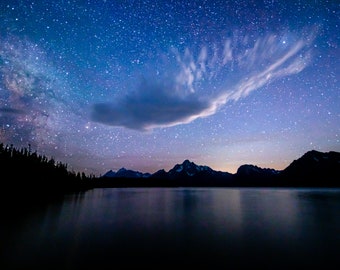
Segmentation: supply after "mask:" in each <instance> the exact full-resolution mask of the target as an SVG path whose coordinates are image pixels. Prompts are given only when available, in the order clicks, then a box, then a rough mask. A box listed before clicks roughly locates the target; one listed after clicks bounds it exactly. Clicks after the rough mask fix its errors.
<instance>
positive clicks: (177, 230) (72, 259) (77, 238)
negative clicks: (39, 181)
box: [0, 188, 340, 270]
mask: <svg viewBox="0 0 340 270" xmlns="http://www.w3.org/2000/svg"><path fill="white" fill-rule="evenodd" d="M8 207H10V202H9V205H8ZM0 240H1V265H0V267H1V269H3V270H4V269H20V268H21V269H33V268H34V267H46V269H79V268H84V267H99V268H101V269H103V268H105V267H106V268H108V269H122V268H124V267H126V268H129V267H131V266H133V267H137V266H140V267H157V268H160V269H161V268H166V267H183V266H191V267H192V266H202V267H217V266H223V267H225V268H227V267H232V269H237V268H243V267H247V266H249V267H252V268H258V269H266V268H267V269H289V268H294V269H295V268H296V267H302V268H301V269H304V268H314V267H315V268H316V267H320V266H322V265H325V264H329V263H331V264H332V263H333V264H335V265H337V266H338V267H339V266H340V264H339V262H340V259H339V257H340V189H326V188H325V189H316V188H315V189H308V188H292V189H290V188H106V189H104V188H103V189H100V188H98V189H93V190H89V191H87V192H84V193H79V194H71V195H66V196H64V198H63V199H61V200H60V201H55V202H53V203H50V204H47V205H43V206H41V207H38V208H35V209H34V210H30V211H27V212H20V211H19V212H18V213H17V214H16V215H15V218H13V217H12V218H8V217H7V218H6V220H3V221H2V225H1V239H0ZM335 268H337V267H335Z"/></svg>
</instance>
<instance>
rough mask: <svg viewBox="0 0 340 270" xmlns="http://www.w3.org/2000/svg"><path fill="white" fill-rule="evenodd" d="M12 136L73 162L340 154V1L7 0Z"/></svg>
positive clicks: (272, 162) (89, 169) (152, 166)
mask: <svg viewBox="0 0 340 270" xmlns="http://www.w3.org/2000/svg"><path fill="white" fill-rule="evenodd" d="M0 8H1V10H2V13H1V14H0V18H1V21H2V23H1V26H0V34H1V36H0V75H1V77H0V124H1V132H0V138H1V142H3V143H5V144H14V145H15V146H17V147H27V145H28V144H30V145H31V146H32V148H33V149H35V150H36V151H37V152H39V153H42V154H45V155H47V156H52V157H54V158H55V159H57V160H60V161H62V162H65V163H67V164H68V165H69V168H71V169H73V170H76V171H84V172H86V173H94V174H96V175H100V174H103V173H105V172H106V171H107V170H109V169H112V170H118V169H119V168H121V167H128V168H131V169H135V170H139V171H143V172H155V171H156V170H158V169H162V168H164V169H170V168H171V167H172V166H173V165H174V164H176V163H179V162H182V161H183V160H184V159H190V160H192V161H194V162H196V163H197V164H204V165H208V166H210V167H212V168H214V169H216V170H222V171H228V172H235V171H236V170H237V168H238V166H240V165H242V164H246V163H251V164H255V165H258V166H261V167H270V168H275V169H283V168H284V167H285V166H287V165H288V163H290V162H291V161H292V160H294V159H296V158H298V157H299V156H300V155H302V154H303V153H304V152H306V151H308V150H311V149H316V150H320V151H330V150H335V151H340V143H339V134H340V106H339V104H340V103H339V102H340V94H339V93H340V91H339V76H338V73H339V72H338V69H339V61H338V59H339V56H340V54H339V50H338V44H339V37H338V27H339V10H340V9H339V4H336V3H335V1H320V3H311V2H310V1H262V2H261V1H254V2H249V3H248V2H247V3H243V2H242V1H238V3H232V2H231V3H226V1H157V2H154V1H129V2H126V3H124V1H122V2H119V3H117V1H85V2H83V1H68V2H65V1H53V2H50V3H49V2H48V1H47V3H46V1H35V2H33V1H32V2H28V1H2V2H1V4H0Z"/></svg>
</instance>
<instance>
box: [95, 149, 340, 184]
mask: <svg viewBox="0 0 340 270" xmlns="http://www.w3.org/2000/svg"><path fill="white" fill-rule="evenodd" d="M97 186H105V187H106V186H111V187H114V186H117V187H120V186H154V187H161V186H171V187H177V186H224V187H229V186H244V187H256V186H261V187H263V186H271V187H275V186H277V187H282V186H286V187H290V186H292V187H299V186H301V187H308V186H316V187H334V186H336V187H340V152H335V151H330V152H319V151H316V150H311V151H308V152H306V153H305V154H304V155H302V156H301V157H300V158H298V159H297V160H294V161H293V162H292V163H291V164H289V165H288V166H287V167H286V168H285V169H283V170H275V169H270V168H260V167H258V166H256V165H251V164H245V165H242V166H240V167H239V168H238V170H237V172H236V173H234V174H232V173H229V172H222V171H215V170H213V169H211V168H210V167H208V166H202V165H197V164H195V163H193V162H191V161H189V160H185V161H184V162H183V163H181V164H176V165H175V166H174V167H173V168H172V169H170V170H169V171H165V170H164V169H162V170H159V171H157V172H155V173H153V174H150V173H142V172H139V171H134V170H128V169H125V168H121V169H119V170H118V171H117V172H114V171H112V170H110V171H108V172H106V173H105V174H104V175H103V176H101V177H99V179H97Z"/></svg>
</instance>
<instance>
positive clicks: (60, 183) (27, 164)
mask: <svg viewBox="0 0 340 270" xmlns="http://www.w3.org/2000/svg"><path fill="white" fill-rule="evenodd" d="M0 164H1V165H0V166H1V167H0V168H1V182H2V187H3V188H2V190H3V192H2V193H3V194H2V196H1V198H2V199H8V198H14V197H15V198H16V200H19V199H25V201H26V202H27V203H29V202H33V201H41V200H46V199H51V198H54V197H57V196H60V195H64V194H66V193H69V192H81V191H85V190H87V189H89V188H91V184H90V183H91V180H93V179H94V178H95V176H94V175H89V176H88V175H86V174H85V173H84V172H74V171H70V170H68V168H67V164H64V163H62V162H59V161H55V159H54V158H48V157H46V156H45V155H40V154H38V153H37V151H33V152H32V150H31V146H30V145H28V147H24V148H20V149H17V148H15V147H14V146H13V145H12V144H11V145H4V144H3V143H0Z"/></svg>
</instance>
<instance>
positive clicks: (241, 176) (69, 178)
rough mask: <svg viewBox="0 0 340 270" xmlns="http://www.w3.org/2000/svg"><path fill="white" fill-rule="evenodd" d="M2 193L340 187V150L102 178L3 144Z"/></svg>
mask: <svg viewBox="0 0 340 270" xmlns="http://www.w3.org/2000/svg"><path fill="white" fill-rule="evenodd" d="M0 166H1V167H0V168H1V169H2V175H1V182H2V186H3V187H5V190H6V192H5V194H3V195H2V197H1V198H5V199H6V198H9V197H12V196H17V197H18V196H21V197H24V198H26V199H27V200H28V201H31V200H34V198H42V197H53V196H54V195H57V196H59V195H60V194H65V193H67V192H79V191H85V190H87V189H91V188H96V187H131V186H133V187H183V186H185V187H265V186H268V187H340V153H339V152H334V151H331V152H318V151H316V150H311V151H309V152H307V153H305V154H304V155H302V156H301V157H300V158H298V159H296V160H294V161H293V162H292V163H291V164H289V166H287V167H286V168H285V169H284V170H274V169H270V168H260V167H258V166H256V165H251V164H245V165H242V166H240V167H239V168H238V170H237V172H236V173H234V174H232V173H229V172H222V171H215V170H213V169H211V168H210V167H208V166H202V165H197V164H195V163H194V162H191V161H189V160H184V161H183V163H181V164H176V165H175V166H174V167H173V168H172V169H170V170H169V171H165V170H164V169H162V170H159V171H157V172H155V173H153V174H150V173H142V172H139V171H134V170H129V169H125V168H121V169H119V170H118V171H117V172H114V171H112V170H109V171H108V172H107V173H105V174H104V175H103V176H101V177H95V176H93V175H90V176H87V175H85V174H84V173H83V172H82V173H80V172H78V173H75V172H72V171H69V170H68V169H67V165H66V164H63V163H61V162H56V161H55V160H54V159H53V158H50V159H49V158H47V157H46V156H42V155H38V154H37V153H36V152H31V149H30V146H29V147H28V148H22V149H16V148H14V147H13V145H10V146H8V145H6V146H5V145H4V144H2V143H0Z"/></svg>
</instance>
